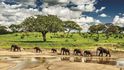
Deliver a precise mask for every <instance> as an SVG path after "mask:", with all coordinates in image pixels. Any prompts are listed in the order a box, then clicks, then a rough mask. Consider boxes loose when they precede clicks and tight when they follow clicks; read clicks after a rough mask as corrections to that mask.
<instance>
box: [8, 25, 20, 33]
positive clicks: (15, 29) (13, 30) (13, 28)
mask: <svg viewBox="0 0 124 70" xmlns="http://www.w3.org/2000/svg"><path fill="white" fill-rule="evenodd" d="M9 28H10V29H11V31H12V32H19V31H20V30H21V27H20V25H16V24H11V25H10V26H9Z"/></svg>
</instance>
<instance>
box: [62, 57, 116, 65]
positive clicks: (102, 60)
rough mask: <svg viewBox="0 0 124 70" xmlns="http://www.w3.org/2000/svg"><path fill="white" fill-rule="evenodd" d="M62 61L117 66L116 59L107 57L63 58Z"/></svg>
mask: <svg viewBox="0 0 124 70" xmlns="http://www.w3.org/2000/svg"><path fill="white" fill-rule="evenodd" d="M61 61H71V62H85V63H98V64H108V65H116V59H115V58H109V57H108V58H107V57H103V58H102V57H96V58H93V57H86V58H85V57H61Z"/></svg>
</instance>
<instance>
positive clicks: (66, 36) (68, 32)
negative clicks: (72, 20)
mask: <svg viewBox="0 0 124 70" xmlns="http://www.w3.org/2000/svg"><path fill="white" fill-rule="evenodd" d="M70 31H71V29H69V31H68V32H67V36H66V38H67V37H68V36H69V33H70Z"/></svg>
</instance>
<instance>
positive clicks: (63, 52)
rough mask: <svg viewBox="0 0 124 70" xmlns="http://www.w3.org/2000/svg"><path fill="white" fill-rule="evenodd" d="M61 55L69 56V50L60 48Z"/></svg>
mask: <svg viewBox="0 0 124 70" xmlns="http://www.w3.org/2000/svg"><path fill="white" fill-rule="evenodd" d="M61 54H62V55H70V50H69V49H67V48H61Z"/></svg>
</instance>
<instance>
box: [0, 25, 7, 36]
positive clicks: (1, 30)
mask: <svg viewBox="0 0 124 70" xmlns="http://www.w3.org/2000/svg"><path fill="white" fill-rule="evenodd" d="M6 33H8V31H7V27H6V26H2V25H0V34H6Z"/></svg>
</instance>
